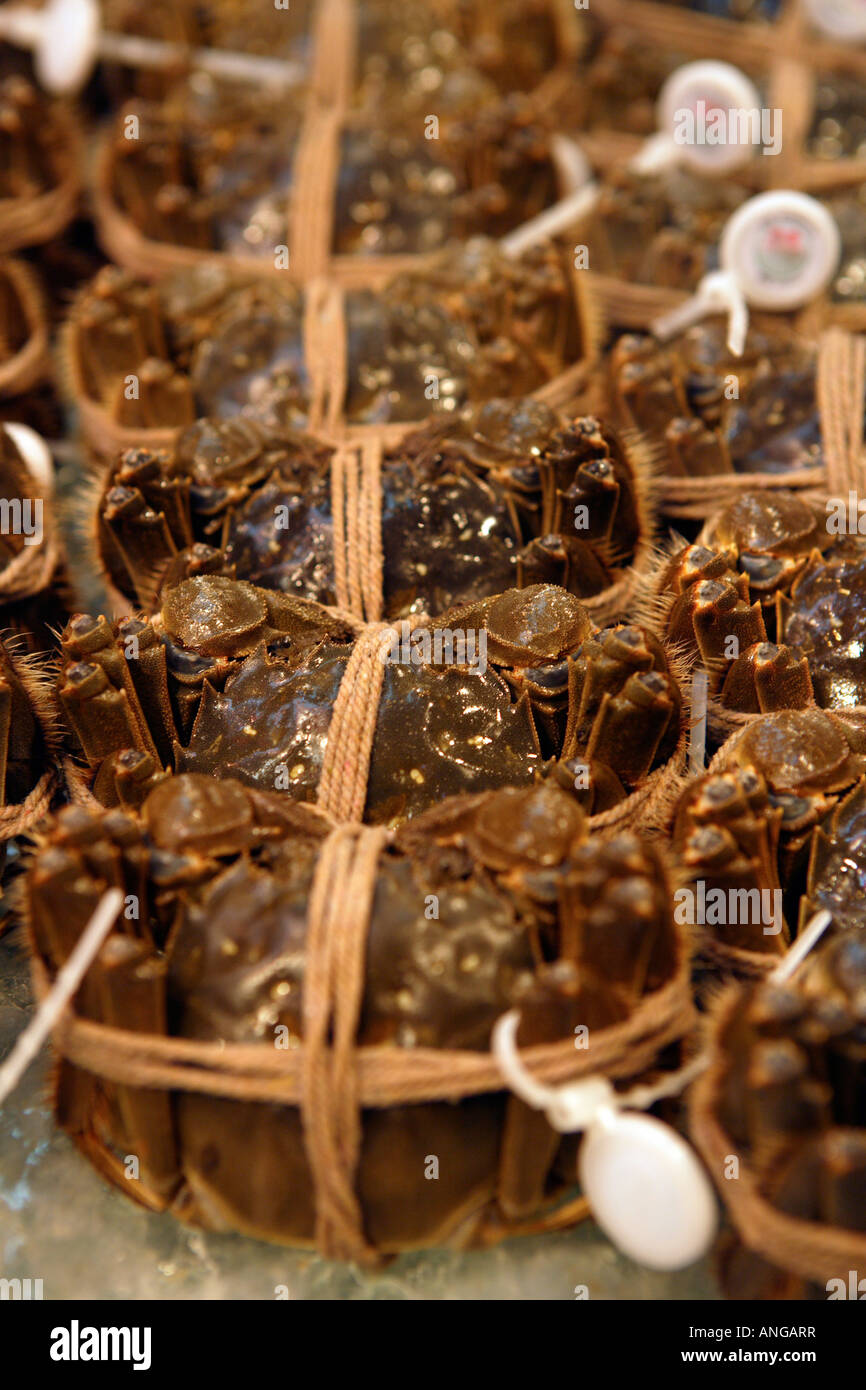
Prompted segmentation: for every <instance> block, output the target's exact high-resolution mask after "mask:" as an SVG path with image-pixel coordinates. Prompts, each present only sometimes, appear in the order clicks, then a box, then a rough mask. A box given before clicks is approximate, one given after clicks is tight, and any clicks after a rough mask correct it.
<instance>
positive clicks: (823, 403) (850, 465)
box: [817, 328, 866, 496]
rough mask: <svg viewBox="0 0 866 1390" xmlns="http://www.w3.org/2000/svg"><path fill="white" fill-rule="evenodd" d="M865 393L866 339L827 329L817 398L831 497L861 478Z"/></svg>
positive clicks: (852, 485)
mask: <svg viewBox="0 0 866 1390" xmlns="http://www.w3.org/2000/svg"><path fill="white" fill-rule="evenodd" d="M864 393H866V338H864V337H861V336H857V337H854V336H852V335H851V334H850V333H846V332H844V330H842V329H841V328H830V329H828V330H827V332H826V333H824V334H823V335H822V337H821V341H820V345H819V349H818V382H817V397H818V409H819V411H820V413H821V438H822V442H823V447H824V467H825V470H826V475H827V491H828V493H829V494H830V495H831V496H841V495H843V493H844V494H847V492H848V490H849V488H853V489H856V485H857V483H858V482H859V481H862V477H863V406H864Z"/></svg>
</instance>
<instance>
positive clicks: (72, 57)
mask: <svg viewBox="0 0 866 1390" xmlns="http://www.w3.org/2000/svg"><path fill="white" fill-rule="evenodd" d="M41 18H42V29H41V32H40V35H39V41H38V43H37V46H36V55H35V61H36V76H37V78H38V79H39V83H40V86H42V87H44V89H45V91H46V92H51V93H53V94H54V95H55V96H69V95H71V94H72V93H73V92H78V91H80V90H81V88H82V87H83V86H84V84H85V82H86V81H87V79H88V78H89V76H90V74H91V72H92V71H93V67H94V64H95V63H96V59H97V56H98V53H99V31H100V15H99V5H98V4H97V3H96V0H48V3H47V4H46V5H45V6H44V8H43V9H42V11H41Z"/></svg>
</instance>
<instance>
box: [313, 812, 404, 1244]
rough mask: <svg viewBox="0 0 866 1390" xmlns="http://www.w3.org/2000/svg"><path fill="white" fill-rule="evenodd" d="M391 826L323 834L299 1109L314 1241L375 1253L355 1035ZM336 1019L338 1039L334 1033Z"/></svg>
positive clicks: (345, 828)
mask: <svg viewBox="0 0 866 1390" xmlns="http://www.w3.org/2000/svg"><path fill="white" fill-rule="evenodd" d="M386 838H387V832H386V831H385V830H383V829H371V828H369V827H360V826H338V827H337V829H335V830H333V831H332V832H331V834H330V835H329V836H328V838H327V840H326V841H325V842H324V844H323V846H322V848H321V850H320V853H319V858H318V862H317V864H316V870H315V874H314V877H313V886H312V891H311V894H310V900H309V907H308V917H307V923H308V930H307V958H306V968H305V974H304V1049H303V1065H302V1069H301V1117H302V1122H303V1128H304V1138H305V1142H306V1147H307V1156H308V1158H309V1164H310V1172H311V1174H312V1177H313V1182H314V1185H315V1208H316V1245H317V1247H318V1249H319V1250H320V1251H321V1252H322V1254H324V1255H328V1256H330V1257H331V1258H340V1259H355V1260H358V1261H359V1262H362V1263H369V1262H370V1261H371V1260H372V1259H374V1258H375V1251H374V1250H373V1249H372V1248H371V1247H370V1246H368V1244H367V1242H366V1241H365V1239H364V1236H363V1232H362V1215H361V1206H360V1202H359V1201H358V1197H357V1194H356V1192H355V1174H356V1170H357V1166H358V1158H359V1154H360V1149H361V1112H360V1107H359V1103H358V1077H357V1064H356V1035H357V1031H358V1023H359V1020H360V1015H361V1000H362V997H363V990H364V973H365V960H366V939H367V933H368V931H369V923H370V913H371V908H372V903H373V892H374V889H375V885H376V866H377V863H378V858H379V854H380V852H381V850H382V848H383V847H384V845H385V842H386ZM332 1029H333V1042H332V1044H331V1045H330V1046H329V1037H330V1036H331V1030H332Z"/></svg>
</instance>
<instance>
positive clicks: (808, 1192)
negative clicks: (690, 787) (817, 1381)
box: [691, 796, 866, 1299]
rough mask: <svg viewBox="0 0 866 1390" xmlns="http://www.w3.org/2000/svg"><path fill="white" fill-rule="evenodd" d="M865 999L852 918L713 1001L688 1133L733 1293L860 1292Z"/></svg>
mask: <svg viewBox="0 0 866 1390" xmlns="http://www.w3.org/2000/svg"><path fill="white" fill-rule="evenodd" d="M861 799H862V796H861ZM861 814H862V813H861ZM860 873H861V875H862V867H861V869H860ZM861 881H862V880H861ZM861 891H862V890H861ZM864 1000H866V937H864V935H863V930H862V921H860V922H858V923H857V925H856V927H852V929H850V930H846V931H842V932H840V933H839V934H838V935H834V936H833V937H832V938H831V939H830V940H829V941H828V942H827V944H826V945H824V946H821V947H820V948H819V949H818V950H816V951H815V952H814V954H813V956H812V957H811V958H810V959H808V960H807V962H806V964H805V966H801V968H800V970H799V971H798V972H797V973H796V975H795V976H793V977H786V978H782V979H774V978H770V979H769V980H766V981H764V982H762V983H759V984H751V985H749V986H747V987H745V986H740V987H736V988H734V987H732V988H731V989H729V990H728V991H727V992H726V993H725V994H724V995H723V996H722V997H721V998H720V999H719V1000H718V1001H717V1003H716V1006H715V1007H714V1009H713V1012H712V1016H711V1019H710V1024H709V1052H710V1065H709V1068H708V1069H707V1071H706V1072H705V1073H704V1075H703V1076H702V1077H700V1078H699V1080H698V1082H697V1083H696V1085H695V1087H694V1089H693V1091H692V1096H691V1134H692V1137H693V1139H694V1141H695V1143H696V1144H697V1146H698V1148H699V1149H700V1151H701V1153H702V1155H703V1157H704V1159H705V1161H706V1163H707V1165H708V1167H709V1169H710V1173H711V1175H712V1176H713V1178H714V1179H715V1181H716V1184H717V1186H718V1189H719V1193H720V1195H721V1197H722V1200H723V1201H724V1202H725V1204H726V1206H727V1207H728V1210H729V1213H730V1216H731V1219H732V1221H733V1223H734V1226H735V1227H736V1239H734V1240H733V1241H731V1240H727V1241H726V1242H725V1243H724V1244H723V1246H722V1248H721V1249H720V1251H719V1257H720V1273H721V1277H722V1284H723V1287H724V1288H725V1290H726V1292H727V1293H728V1295H729V1296H730V1297H734V1298H773V1299H780V1298H781V1299H785V1298H794V1299H802V1298H820V1299H826V1298H827V1297H828V1296H829V1297H831V1298H848V1297H851V1298H857V1297H858V1296H860V1290H859V1289H858V1288H855V1289H854V1290H853V1291H850V1281H851V1277H852V1276H851V1271H852V1270H853V1271H858V1270H862V1269H863V1266H864V1260H866V1202H864V1194H866V1108H864V1103H863V1098H864V1094H866V1088H864V1065H866V1060H864V1058H866V1054H864V1044H863V1038H864V1031H863V1030H864ZM732 1163H736V1164H737V1171H736V1172H732ZM730 1178H733V1179H734V1180H733V1181H728V1179H730ZM853 1279H854V1282H855V1284H856V1283H857V1280H858V1279H859V1275H857V1274H855V1275H854V1276H853Z"/></svg>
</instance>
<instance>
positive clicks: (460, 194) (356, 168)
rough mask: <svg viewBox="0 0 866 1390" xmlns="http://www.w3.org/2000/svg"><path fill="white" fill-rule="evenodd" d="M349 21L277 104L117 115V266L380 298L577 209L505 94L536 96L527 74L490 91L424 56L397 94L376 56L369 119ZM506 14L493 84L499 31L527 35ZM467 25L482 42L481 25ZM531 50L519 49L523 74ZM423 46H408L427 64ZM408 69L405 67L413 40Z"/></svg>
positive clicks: (541, 139)
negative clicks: (247, 278)
mask: <svg viewBox="0 0 866 1390" xmlns="http://www.w3.org/2000/svg"><path fill="white" fill-rule="evenodd" d="M354 8H355V7H354V5H352V4H347V3H346V0H342V3H339V4H336V5H335V4H334V3H331V0H326V3H325V4H324V5H323V6H322V7H321V11H320V14H319V17H318V18H319V20H320V21H321V22H320V23H319V24H317V27H318V30H319V32H318V33H317V34H316V35H315V37H314V45H313V46H314V49H315V52H314V54H313V57H312V60H311V62H310V63H309V64H308V66H307V82H306V83H305V84H304V85H301V84H300V83H298V84H295V86H294V87H293V88H289V89H286V88H283V89H277V90H272V91H270V92H269V91H268V90H267V89H265V90H262V89H260V88H259V87H258V86H257V87H255V88H253V87H243V86H240V85H237V84H235V85H233V86H227V85H226V84H224V83H222V84H217V83H214V82H209V83H206V84H201V83H200V82H198V81H191V82H189V83H186V84H176V85H175V86H173V87H172V88H171V90H170V91H169V93H168V94H167V96H166V98H165V99H164V100H163V101H161V102H154V103H150V104H147V105H145V104H143V103H142V101H141V99H140V98H137V99H136V100H135V101H133V102H131V103H130V104H129V107H128V109H126V110H123V111H121V112H120V113H119V114H118V116H117V119H116V122H115V124H114V128H113V129H112V130H111V131H110V132H109V133H108V134H107V136H106V138H105V140H104V141H103V144H102V149H101V154H100V157H99V159H98V167H97V174H96V188H95V215H96V221H97V225H98V228H99V232H100V235H101V238H102V241H103V243H104V245H105V247H106V249H107V250H108V252H109V254H110V255H111V256H112V257H113V259H114V260H115V261H117V262H118V264H121V265H124V266H126V267H127V268H129V269H131V270H134V271H136V272H138V273H141V274H145V275H151V276H153V275H158V274H162V273H165V272H166V271H168V270H171V269H178V268H179V267H180V266H183V265H190V264H194V263H195V262H196V261H202V260H204V259H213V258H214V257H216V258H218V259H221V260H223V261H224V262H225V263H227V264H234V265H235V266H236V268H243V267H244V266H246V267H247V268H248V269H250V270H252V271H254V272H255V273H256V274H262V275H264V276H266V277H268V278H269V279H271V280H272V279H273V277H274V276H275V274H276V275H279V276H282V277H283V278H284V279H285V278H288V279H290V280H294V281H297V282H299V283H307V282H309V281H310V280H311V279H312V278H313V277H315V276H319V275H326V274H327V275H329V276H331V277H333V278H336V279H337V280H340V281H344V282H346V283H353V284H359V283H360V284H367V285H374V284H378V285H381V284H382V283H383V280H385V279H389V278H391V276H392V275H393V274H394V273H395V271H397V270H399V269H402V268H408V267H409V266H411V265H412V264H413V263H414V264H415V265H416V266H423V264H424V262H425V258H428V257H429V255H430V253H431V252H433V251H436V250H438V249H440V248H442V247H443V246H444V245H446V244H447V243H448V242H450V241H453V240H454V239H455V238H465V237H467V236H470V235H472V234H476V233H479V232H482V231H484V232H487V233H488V234H495V235H502V234H504V233H505V232H510V231H513V230H514V229H515V228H516V227H518V226H520V225H523V224H525V223H526V222H528V221H530V220H531V219H532V218H533V217H534V216H536V215H537V214H538V213H540V212H541V211H542V210H544V209H545V208H547V207H549V206H550V205H551V204H553V203H554V202H555V200H556V198H557V196H558V194H559V192H560V191H561V192H562V194H563V196H565V195H567V194H569V193H571V192H572V191H573V189H574V177H573V166H574V160H573V157H572V156H571V152H570V151H569V149H568V148H567V142H565V141H564V139H563V138H562V137H555V136H553V135H552V133H551V131H550V129H549V124H548V122H546V121H545V119H544V117H543V108H544V104H545V103H544V100H543V98H542V96H541V95H540V94H539V95H538V96H534V95H533V94H531V93H529V94H526V93H523V92H521V91H519V90H517V91H515V90H507V87H508V84H509V82H511V81H513V82H514V83H516V85H517V87H518V88H519V87H520V85H521V82H522V81H525V80H529V82H530V84H531V72H530V71H529V69H530V68H531V66H532V63H531V61H530V62H529V63H528V64H527V63H526V62H525V61H524V62H523V63H520V62H518V63H517V64H515V65H514V69H513V75H512V70H511V68H510V67H509V66H508V65H507V64H506V63H504V62H502V63H501V64H500V71H499V73H496V72H495V71H493V72H491V74H490V75H489V76H485V74H484V73H483V72H479V71H477V70H475V69H473V68H472V67H471V66H469V67H467V66H466V63H465V56H464V57H463V59H462V61H461V60H460V50H459V48H458V49H457V55H458V62H457V67H456V70H455V71H454V72H452V73H450V74H446V73H445V72H444V71H443V67H444V66H446V65H447V63H448V62H449V61H450V59H448V60H446V63H445V64H443V65H442V66H440V67H437V59H436V56H435V55H432V54H431V55H430V59H431V61H428V62H427V63H426V64H425V66H424V69H423V71H424V79H423V81H424V87H423V89H421V90H419V88H418V86H417V84H416V85H414V86H413V85H412V84H411V83H410V84H409V85H408V87H407V86H405V85H401V83H400V81H399V76H398V74H397V73H396V72H389V67H390V68H393V65H392V64H390V63H389V55H388V54H387V53H381V52H380V53H379V54H377V55H376V56H377V59H378V61H377V62H375V63H374V64H373V71H372V72H371V71H370V69H369V67H368V69H367V71H366V73H365V77H366V78H367V83H366V86H367V92H368V93H369V95H370V96H371V97H372V95H373V92H374V91H375V88H376V87H377V86H378V87H379V91H378V92H377V93H376V96H375V105H374V106H373V105H369V104H366V103H365V104H363V105H361V106H357V105H355V106H354V107H353V97H354V91H353V89H354V87H355V68H356V64H355V57H356V54H355V52H354V48H355V43H354V40H355V33H354V21H355V19H356V16H355V14H354ZM508 8H509V9H510V14H505V13H503V15H502V16H501V17H498V18H497V19H496V20H494V21H493V22H492V24H490V23H486V24H485V23H484V22H482V30H484V29H486V31H487V32H486V34H482V35H479V37H480V38H482V41H483V42H484V46H485V48H486V51H487V54H488V57H489V58H490V59H492V63H491V67H492V68H493V69H495V68H496V67H497V58H498V57H499V56H500V54H501V52H502V50H501V49H500V50H499V53H497V48H498V41H499V42H502V41H503V40H504V39H505V35H504V33H503V34H501V35H497V34H496V30H497V29H498V28H500V26H501V28H502V29H503V30H507V29H509V28H510V29H511V30H513V28H514V23H515V20H516V13H515V9H514V8H513V7H508ZM555 8H557V9H560V8H562V7H559V6H556V7H555ZM429 17H430V16H429V13H428V15H427V16H426V18H427V22H428V23H429ZM563 17H564V16H563ZM464 18H465V19H468V20H469V23H470V25H471V24H472V14H471V11H470V10H468V9H464ZM527 18H529V16H527ZM400 21H401V23H405V16H404V15H401V16H400ZM446 23H447V21H446ZM362 27H363V26H362ZM374 28H375V18H374ZM439 32H441V31H439ZM563 32H564V26H563ZM529 35H531V29H530V30H529V31H528V33H523V32H522V33H521V44H520V47H521V50H522V53H523V56H524V59H525V58H526V57H527V56H528V55H529V54H531V51H532V40H531V37H529ZM528 37H529V42H528V43H527V38H528ZM491 40H492V42H491ZM555 41H556V42H557V43H558V35H557V37H556V40H555ZM424 46H425V44H424V40H423V39H420V40H419V42H416V43H415V45H414V50H415V58H416V60H417V58H418V56H419V53H420V51H423V48H424ZM446 46H447V47H449V49H451V48H452V46H451V45H450V44H448V43H447V40H446ZM401 51H402V54H403V60H404V61H408V63H409V65H410V66H411V64H412V54H413V44H412V43H411V41H409V40H407V38H406V35H405V30H404V32H403V42H402V45H401ZM437 75H438V76H439V77H441V81H439V82H438V83H437V82H436V77H437ZM497 77H498V78H499V79H500V80H501V81H502V82H503V84H504V86H505V87H506V90H504V91H501V90H499V88H498V86H497ZM546 81H547V83H548V84H551V83H554V84H555V75H554V74H553V73H549V74H548V75H547V78H546ZM363 86H364V80H363V78H362V98H363V96H364V95H366V94H365V93H364V92H363ZM431 101H432V104H433V105H434V109H435V112H436V114H435V115H434V116H432V117H431V116H430V115H429V112H430V107H431ZM130 121H132V122H134V123H135V126H134V129H135V138H134V139H130V138H129V129H130ZM431 122H432V123H433V124H431ZM280 251H283V252H284V253H285V254H284V255H283V256H280V255H279V254H276V253H278V252H280Z"/></svg>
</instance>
